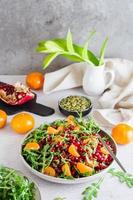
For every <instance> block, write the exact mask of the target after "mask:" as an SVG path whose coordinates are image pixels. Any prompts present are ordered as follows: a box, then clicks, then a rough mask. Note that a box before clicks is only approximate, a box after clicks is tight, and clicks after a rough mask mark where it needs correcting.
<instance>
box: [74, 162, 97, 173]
mask: <svg viewBox="0 0 133 200" xmlns="http://www.w3.org/2000/svg"><path fill="white" fill-rule="evenodd" d="M77 169H78V170H79V171H80V173H82V174H84V173H87V172H92V171H93V169H92V168H91V167H89V166H87V165H85V164H84V163H81V162H78V163H77Z"/></svg>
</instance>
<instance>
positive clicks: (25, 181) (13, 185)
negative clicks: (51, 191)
mask: <svg viewBox="0 0 133 200" xmlns="http://www.w3.org/2000/svg"><path fill="white" fill-rule="evenodd" d="M5 177H6V180H7V182H5V183H4V181H5ZM0 182H1V187H3V188H4V189H3V190H1V189H0V199H1V198H2V199H3V198H4V199H5V198H7V197H8V198H9V196H10V197H11V196H13V197H14V198H15V199H16V198H18V196H19V197H20V195H21V198H22V199H25V198H26V199H27V200H28V199H29V200H41V194H40V191H39V188H38V186H37V184H36V183H35V182H34V181H33V180H32V179H30V178H29V177H27V176H25V175H24V174H23V173H22V172H21V171H19V170H15V169H12V168H9V167H5V166H0ZM7 187H8V190H7ZM21 190H22V191H21ZM22 193H23V194H22ZM5 194H6V196H5ZM2 195H4V197H3V196H2ZM25 195H26V196H25ZM14 198H13V199H14ZM11 199H12V198H11Z"/></svg>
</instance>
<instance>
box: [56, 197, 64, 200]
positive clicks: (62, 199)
mask: <svg viewBox="0 0 133 200" xmlns="http://www.w3.org/2000/svg"><path fill="white" fill-rule="evenodd" d="M64 199H66V198H65V197H56V198H55V199H54V200H64Z"/></svg>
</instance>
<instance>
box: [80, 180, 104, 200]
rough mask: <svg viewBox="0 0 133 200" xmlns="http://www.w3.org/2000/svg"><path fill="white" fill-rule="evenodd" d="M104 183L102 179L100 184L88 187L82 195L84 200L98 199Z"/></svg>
mask: <svg viewBox="0 0 133 200" xmlns="http://www.w3.org/2000/svg"><path fill="white" fill-rule="evenodd" d="M102 182H103V178H100V179H99V181H98V182H96V183H92V184H91V185H90V186H89V187H87V188H86V189H85V190H84V191H83V193H82V195H83V200H93V198H96V197H97V195H98V191H99V189H100V186H101V183H102Z"/></svg>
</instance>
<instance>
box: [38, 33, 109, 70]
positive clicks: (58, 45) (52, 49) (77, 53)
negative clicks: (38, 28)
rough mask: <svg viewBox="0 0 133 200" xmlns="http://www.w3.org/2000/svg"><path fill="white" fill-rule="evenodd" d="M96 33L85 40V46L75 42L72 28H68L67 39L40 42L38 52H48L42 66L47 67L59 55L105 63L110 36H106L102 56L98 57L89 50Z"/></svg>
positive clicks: (77, 59) (97, 63)
mask: <svg viewBox="0 0 133 200" xmlns="http://www.w3.org/2000/svg"><path fill="white" fill-rule="evenodd" d="M94 34H95V31H92V32H91V33H90V35H89V37H88V40H87V41H86V42H85V45H84V46H83V47H81V46H79V45H77V44H74V43H73V41H72V33H71V31H70V30H68V33H67V36H66V38H65V39H61V38H58V39H52V40H45V41H41V42H39V44H38V47H37V49H36V50H37V52H39V53H46V54H48V55H47V56H46V57H45V58H44V60H43V64H42V67H43V68H47V67H48V66H49V65H50V63H51V62H52V61H53V60H54V59H55V58H56V57H57V56H59V55H61V56H64V57H66V58H68V59H70V60H72V61H76V62H86V63H89V64H91V65H94V66H100V65H102V64H104V54H105V49H106V46H107V42H108V38H106V39H105V41H104V42H103V44H102V46H101V50H100V56H99V58H98V57H97V56H96V55H95V54H94V53H93V52H92V51H90V50H88V44H89V42H90V39H91V38H92V36H93V35H94Z"/></svg>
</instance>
